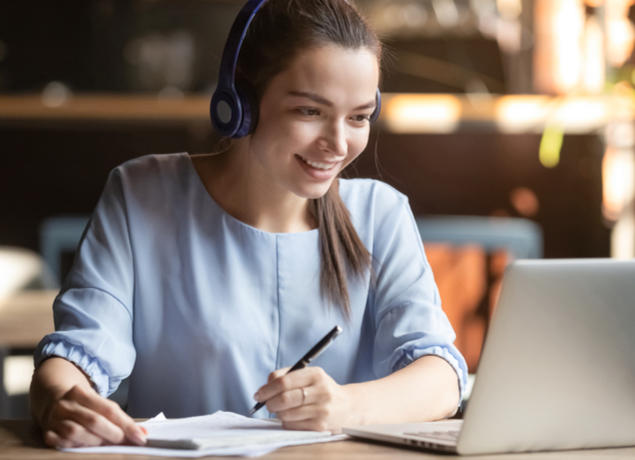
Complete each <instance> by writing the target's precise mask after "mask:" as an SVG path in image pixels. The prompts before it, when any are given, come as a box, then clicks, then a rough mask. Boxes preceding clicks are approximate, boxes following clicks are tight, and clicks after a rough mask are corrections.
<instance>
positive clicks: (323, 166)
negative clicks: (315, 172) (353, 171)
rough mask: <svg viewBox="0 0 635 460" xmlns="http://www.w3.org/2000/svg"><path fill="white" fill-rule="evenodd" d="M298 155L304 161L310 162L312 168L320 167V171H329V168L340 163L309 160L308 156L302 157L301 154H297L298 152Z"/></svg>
mask: <svg viewBox="0 0 635 460" xmlns="http://www.w3.org/2000/svg"><path fill="white" fill-rule="evenodd" d="M296 156H297V157H298V158H299V159H300V160H302V161H303V162H304V163H306V164H308V165H309V166H311V167H312V168H315V169H319V170H320V171H329V170H331V169H333V168H334V167H335V165H337V164H338V163H321V162H319V161H311V160H307V159H306V158H303V157H301V156H300V155H297V154H296Z"/></svg>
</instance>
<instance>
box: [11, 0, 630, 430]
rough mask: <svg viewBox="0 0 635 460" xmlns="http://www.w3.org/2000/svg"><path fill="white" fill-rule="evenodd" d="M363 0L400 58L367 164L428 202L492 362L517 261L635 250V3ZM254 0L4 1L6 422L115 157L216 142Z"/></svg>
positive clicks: (388, 72)
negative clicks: (232, 40)
mask: <svg viewBox="0 0 635 460" xmlns="http://www.w3.org/2000/svg"><path fill="white" fill-rule="evenodd" d="M356 3H357V5H358V6H359V8H360V9H361V10H362V11H363V13H364V14H365V15H366V16H367V18H368V20H369V22H370V23H371V24H372V25H373V26H374V27H375V28H376V30H377V31H378V32H379V34H380V36H381V37H382V38H383V40H384V42H385V44H386V58H385V60H384V61H385V62H384V76H383V83H382V92H383V111H382V115H381V118H380V121H379V122H378V124H377V126H376V127H375V128H374V130H373V133H372V135H371V142H370V144H369V148H368V149H367V152H366V153H365V154H364V155H362V156H361V157H360V159H359V160H358V161H357V162H356V163H355V164H354V165H353V166H352V167H351V168H350V171H349V173H348V175H349V176H365V177H377V178H380V179H382V180H384V181H386V182H388V183H390V184H392V185H393V186H395V187H396V188H397V189H399V190H401V191H402V192H404V193H406V194H407V195H408V196H409V198H410V203H411V206H412V208H413V211H414V212H415V214H416V217H417V222H418V225H419V230H420V231H421V236H422V239H423V241H424V244H425V247H426V251H427V254H428V258H429V260H430V263H431V265H432V267H433V270H434V273H435V278H436V280H437V283H438V285H439V288H440V290H441V294H442V299H443V302H444V308H445V310H446V311H447V313H448V316H449V317H450V319H451V321H452V323H453V325H454V327H455V329H456V331H457V345H458V346H459V348H460V349H461V351H462V352H463V353H464V354H465V356H466V358H467V360H468V364H469V366H470V371H471V372H472V373H474V372H475V371H476V369H477V367H478V358H479V355H480V350H481V346H482V344H483V340H484V337H485V335H486V333H487V324H488V321H489V318H490V316H491V313H492V311H493V309H494V308H495V307H494V306H495V301H496V296H497V292H498V288H499V286H500V281H501V278H502V275H503V271H504V268H505V266H506V264H508V263H509V262H510V261H511V260H513V259H515V258H532V257H549V258H555V257H615V258H631V257H633V254H634V252H635V226H634V221H633V193H634V191H633V179H634V175H635V168H634V166H633V165H634V162H633V144H634V143H635V135H634V132H633V115H634V113H635V110H634V103H633V101H634V99H633V95H634V93H633V85H634V84H635V74H634V73H633V64H635V57H634V56H633V42H634V37H635V32H634V30H635V29H634V24H633V20H635V6H634V5H633V1H630V0H358V1H357V2H356ZM242 4H243V2H242V1H240V0H238V1H234V0H127V1H124V0H57V1H55V2H45V1H35V0H22V1H20V2H15V1H10V0H0V155H1V156H0V159H1V161H2V166H1V167H0V222H1V223H0V418H2V417H4V418H6V417H26V416H28V407H27V403H26V392H27V391H28V382H29V379H30V374H31V372H32V362H31V358H30V354H31V353H32V350H33V348H34V347H35V345H36V344H37V342H38V341H39V339H40V338H41V337H42V336H43V335H44V334H45V333H46V332H47V331H50V330H52V317H51V304H52V301H53V298H54V297H55V294H56V292H57V289H58V288H59V284H60V282H61V280H62V279H63V276H64V274H65V273H66V272H67V271H68V269H69V267H70V264H71V263H72V257H73V253H74V250H75V246H76V244H77V241H78V240H79V238H80V236H81V232H82V230H83V227H84V225H85V223H86V220H87V219H88V217H89V215H90V212H91V210H92V208H93V207H94V206H95V204H96V202H97V199H98V198H99V194H100V192H101V189H102V187H103V185H104V181H105V179H106V176H107V174H108V172H109V171H110V169H112V168H113V167H115V166H116V165H118V164H120V163H122V162H123V161H126V160H128V159H131V158H133V157H136V156H139V155H144V154H149V153H167V152H182V151H187V152H190V153H198V152H210V151H213V150H214V149H215V148H216V146H217V143H218V141H219V139H218V137H217V135H216V134H215V133H214V132H213V129H212V127H211V124H210V122H209V119H208V105H209V98H210V95H211V93H212V92H213V90H214V87H215V84H216V78H217V71H218V65H219V61H220V56H221V53H222V47H223V45H224V39H225V37H226V35H227V33H228V31H229V27H230V25H231V22H232V20H233V18H234V16H235V14H236V13H237V11H238V10H239V9H240V7H241V6H242ZM148 231H152V229H148ZM115 399H117V400H118V401H119V402H120V403H121V404H122V405H125V388H123V390H122V392H121V394H119V395H116V396H115Z"/></svg>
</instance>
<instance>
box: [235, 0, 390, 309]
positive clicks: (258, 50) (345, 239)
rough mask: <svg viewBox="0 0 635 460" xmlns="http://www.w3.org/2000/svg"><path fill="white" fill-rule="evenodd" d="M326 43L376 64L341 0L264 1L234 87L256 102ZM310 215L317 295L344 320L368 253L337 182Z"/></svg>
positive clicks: (360, 26)
mask: <svg viewBox="0 0 635 460" xmlns="http://www.w3.org/2000/svg"><path fill="white" fill-rule="evenodd" d="M328 44H335V45H339V46H341V47H343V48H350V49H359V48H364V47H365V48H368V49H370V50H371V51H373V52H374V53H375V55H376V56H377V60H378V61H380V60H381V50H382V47H381V43H380V41H379V39H378V38H377V36H376V35H375V33H374V32H373V31H372V30H371V29H370V27H369V26H368V25H367V24H366V22H365V21H364V19H363V18H362V16H361V15H360V14H359V12H358V11H357V10H356V9H355V8H354V7H353V6H352V5H351V3H349V2H348V1H347V0H268V1H267V2H266V3H265V4H264V5H263V6H262V8H261V9H260V11H259V12H258V13H257V14H256V16H255V18H254V20H253V22H252V24H251V25H250V27H249V29H248V31H247V36H246V38H245V41H244V43H243V46H242V48H241V52H240V56H239V58H238V66H237V82H238V84H241V86H242V85H246V86H247V87H248V88H249V91H250V92H252V94H253V96H254V97H255V98H256V100H257V101H260V98H261V97H262V94H263V92H264V89H265V87H266V85H267V84H268V83H269V82H270V81H271V79H272V78H273V77H274V76H276V75H277V74H278V73H280V72H281V71H283V70H284V69H285V68H286V67H287V66H288V65H289V64H290V62H291V61H292V60H293V59H294V58H295V56H297V54H298V53H300V52H301V51H302V50H303V49H307V48H311V47H315V46H323V45H328ZM258 105H259V104H257V105H256V107H257V106H258ZM256 110H257V109H256ZM310 211H311V213H312V214H313V216H314V218H315V220H316V221H317V224H318V229H319V234H320V252H321V259H322V260H321V273H320V286H321V291H322V296H323V297H325V298H326V299H327V300H328V301H330V302H331V303H332V304H335V305H339V306H340V308H341V309H342V311H343V312H344V314H345V316H347V317H348V316H349V315H350V298H349V295H348V283H347V274H348V273H349V272H350V274H352V275H354V276H358V277H361V276H363V275H364V273H365V272H366V271H367V270H369V268H370V254H369V252H368V250H367V249H366V247H364V244H363V243H362V241H361V239H360V238H359V236H358V235H357V232H356V231H355V227H354V226H353V224H352V222H351V219H350V215H349V212H348V209H347V208H346V206H345V205H344V203H343V201H342V199H341V197H340V194H339V187H338V181H337V180H335V181H333V184H332V185H331V187H330V189H329V190H328V191H327V193H326V194H325V195H324V196H322V197H320V198H318V199H315V200H310Z"/></svg>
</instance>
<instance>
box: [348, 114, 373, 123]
mask: <svg viewBox="0 0 635 460" xmlns="http://www.w3.org/2000/svg"><path fill="white" fill-rule="evenodd" d="M370 117H371V115H370V114H366V113H358V114H357V115H353V116H351V120H352V121H353V122H355V123H359V124H363V123H365V122H370Z"/></svg>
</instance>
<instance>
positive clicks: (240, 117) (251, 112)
mask: <svg viewBox="0 0 635 460" xmlns="http://www.w3.org/2000/svg"><path fill="white" fill-rule="evenodd" d="M266 1H267V0H248V1H247V3H246V4H245V6H243V7H242V9H241V10H240V12H239V13H238V15H237V16H236V19H235V20H234V23H233V24H232V27H231V30H230V31H229V36H228V37H227V42H226V43H225V48H224V49H223V56H222V58H221V64H220V70H219V73H218V84H217V86H216V90H215V91H214V95H213V96H212V100H211V102H210V117H211V119H212V123H213V124H214V127H215V128H216V129H217V130H218V131H219V132H220V133H221V134H222V135H223V136H226V137H234V138H236V137H243V136H246V135H247V134H249V133H250V132H251V130H252V129H253V128H254V127H255V124H256V118H257V115H258V107H257V103H255V101H251V100H250V98H249V96H250V95H248V94H241V88H236V67H237V65H238V56H239V55H240V49H241V47H242V44H243V41H244V40H245V36H246V35H247V30H248V29H249V25H250V24H251V22H252V20H253V19H254V16H255V15H256V13H257V12H258V10H260V8H261V7H262V5H263V4H264V3H265V2H266ZM242 91H244V88H243V89H242ZM375 99H376V101H377V107H376V108H375V110H374V111H373V113H372V115H371V117H370V121H371V122H374V121H375V120H377V118H378V117H379V112H380V110H381V93H380V92H379V88H378V89H377V94H376V97H375Z"/></svg>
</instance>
